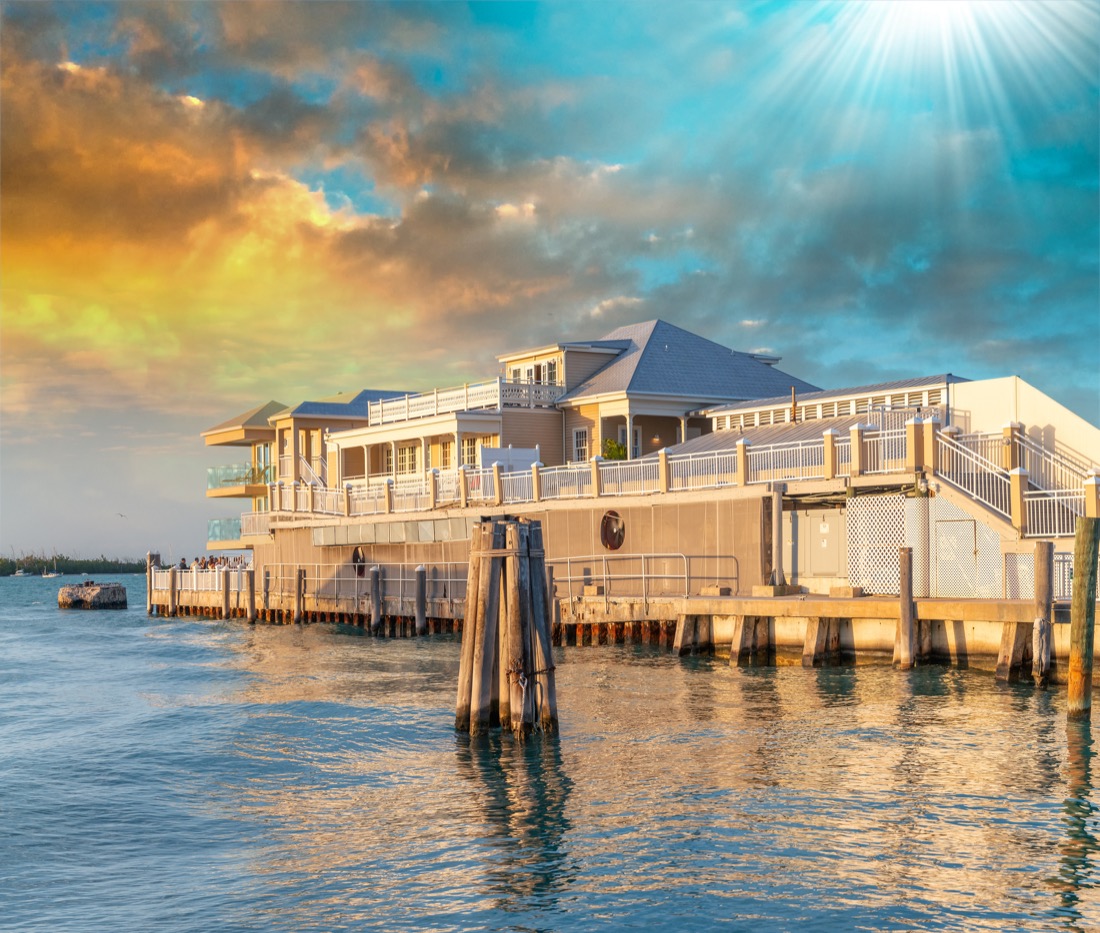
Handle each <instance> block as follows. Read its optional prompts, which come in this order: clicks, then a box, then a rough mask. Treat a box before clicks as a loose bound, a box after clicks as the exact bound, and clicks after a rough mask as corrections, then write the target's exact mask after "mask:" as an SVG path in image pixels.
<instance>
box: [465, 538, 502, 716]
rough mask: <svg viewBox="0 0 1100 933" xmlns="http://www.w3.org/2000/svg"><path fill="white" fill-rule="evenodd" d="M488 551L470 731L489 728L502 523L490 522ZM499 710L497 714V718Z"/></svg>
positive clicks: (494, 682)
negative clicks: (497, 552) (490, 542)
mask: <svg viewBox="0 0 1100 933" xmlns="http://www.w3.org/2000/svg"><path fill="white" fill-rule="evenodd" d="M490 534H491V541H492V544H491V546H490V548H489V551H490V553H488V554H482V557H481V583H480V586H479V588H483V589H484V590H485V598H484V601H482V600H481V598H480V597H479V599H478V603H479V612H478V617H477V620H476V621H477V629H476V632H475V633H474V665H473V684H472V695H471V703H470V734H471V735H481V734H483V733H485V732H487V731H488V730H489V726H490V725H491V720H492V716H493V709H492V707H493V694H494V693H498V690H499V679H498V678H499V675H498V673H497V671H496V669H495V667H494V665H495V663H496V661H497V629H498V626H499V621H500V576H501V570H502V564H503V558H502V557H501V556H499V555H497V554H496V553H494V552H496V551H500V550H501V549H502V548H503V546H504V526H503V525H501V524H499V523H493V524H492V525H491V530H490ZM499 715H500V714H499V711H498V712H497V716H498V719H499Z"/></svg>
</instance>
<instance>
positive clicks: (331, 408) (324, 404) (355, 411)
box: [272, 389, 407, 419]
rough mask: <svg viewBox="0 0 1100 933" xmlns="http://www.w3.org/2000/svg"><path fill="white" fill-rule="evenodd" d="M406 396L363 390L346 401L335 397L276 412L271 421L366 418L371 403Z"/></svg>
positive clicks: (383, 391) (394, 392) (392, 392)
mask: <svg viewBox="0 0 1100 933" xmlns="http://www.w3.org/2000/svg"><path fill="white" fill-rule="evenodd" d="M406 394H407V393H405V392H396V391H390V390H386V389H363V390H362V391H361V392H359V393H358V394H356V395H352V396H349V397H348V399H347V401H343V400H341V399H340V398H339V397H336V398H335V399H325V400H324V401H319V402H302V403H301V404H299V405H296V406H295V407H294V408H284V409H283V410H282V411H280V412H276V413H275V414H274V415H272V419H275V418H285V417H287V416H288V415H290V416H293V417H295V418H366V417H367V409H368V408H369V406H370V403H371V402H378V401H381V400H382V399H384V398H403V397H404V396H405V395H406Z"/></svg>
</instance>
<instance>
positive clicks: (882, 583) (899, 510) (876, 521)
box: [847, 495, 906, 594]
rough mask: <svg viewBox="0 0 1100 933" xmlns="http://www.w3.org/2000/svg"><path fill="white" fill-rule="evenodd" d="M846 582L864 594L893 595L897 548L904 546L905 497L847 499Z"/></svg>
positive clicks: (896, 573) (896, 589)
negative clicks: (862, 590) (858, 587)
mask: <svg viewBox="0 0 1100 933" xmlns="http://www.w3.org/2000/svg"><path fill="white" fill-rule="evenodd" d="M847 514H848V579H849V581H850V582H851V585H852V586H861V587H863V589H864V591H865V592H867V593H882V594H897V592H898V548H901V547H905V546H906V537H905V496H902V495H892V496H857V497H856V498H854V499H849V500H848V504H847Z"/></svg>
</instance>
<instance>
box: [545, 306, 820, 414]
mask: <svg viewBox="0 0 1100 933" xmlns="http://www.w3.org/2000/svg"><path fill="white" fill-rule="evenodd" d="M620 341H622V342H625V343H626V346H625V348H624V349H623V352H622V353H620V354H619V355H618V356H616V357H615V358H614V359H613V360H611V361H610V362H609V363H608V364H607V365H606V366H604V367H603V368H602V369H600V370H599V371H598V372H596V373H595V375H593V376H592V377H591V378H590V379H588V380H587V381H586V382H584V383H582V384H581V385H579V386H577V388H575V389H574V390H573V391H572V392H570V393H569V394H568V395H566V396H564V397H563V398H562V399H561V401H562V402H571V401H576V400H578V399H582V398H586V397H590V396H594V395H604V394H606V393H611V392H626V393H627V394H628V395H634V394H637V395H671V396H679V397H683V398H696V399H699V400H700V401H702V400H704V399H715V400H718V399H731V400H733V399H754V398H760V397H761V396H770V395H775V394H776V393H779V392H787V393H788V394H789V393H790V390H791V386H794V388H795V390H796V391H798V392H812V391H815V390H817V386H815V385H811V384H810V383H808V382H804V381H803V380H801V379H798V378H797V377H795V376H791V375H789V374H788V373H785V372H783V371H782V370H780V369H776V368H775V367H774V366H769V365H768V364H767V363H762V362H760V360H758V359H756V358H755V357H754V356H753V355H752V354H750V353H741V352H740V351H738V350H731V349H729V347H723V346H722V345H721V344H717V343H714V342H713V341H711V340H707V339H706V338H705V337H700V336H699V335H698V334H693V333H690V332H689V331H686V330H683V329H682V328H680V327H676V326H675V325H673V324H669V323H668V322H666V321H661V320H656V321H646V322H645V323H642V324H631V325H628V326H627V327H620V328H619V329H618V330H614V331H612V332H611V333H610V334H607V335H606V336H604V337H602V338H601V339H600V340H598V341H591V343H592V344H594V345H597V346H599V345H608V344H611V345H614V343H616V342H620Z"/></svg>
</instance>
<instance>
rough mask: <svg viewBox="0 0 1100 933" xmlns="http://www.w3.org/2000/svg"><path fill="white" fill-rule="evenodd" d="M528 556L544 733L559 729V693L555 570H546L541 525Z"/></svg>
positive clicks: (532, 537) (536, 524)
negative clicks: (554, 639)
mask: <svg viewBox="0 0 1100 933" xmlns="http://www.w3.org/2000/svg"><path fill="white" fill-rule="evenodd" d="M528 554H529V555H530V558H531V568H530V584H531V622H532V630H533V631H532V634H533V642H532V644H533V651H532V659H533V662H534V665H535V671H534V675H535V687H536V690H537V694H536V696H535V703H536V706H537V707H538V709H537V714H538V719H539V726H540V728H541V729H542V731H543V732H556V731H557V728H558V691H557V685H556V683H555V678H554V655H553V650H552V647H551V645H552V638H551V632H552V629H551V626H552V624H553V621H554V616H553V610H552V608H551V607H552V606H556V605H557V600H555V599H554V583H553V580H554V578H553V569H552V568H549V567H547V566H546V550H545V548H544V546H543V543H542V523H541V522H532V523H531V526H530V533H529V547H528Z"/></svg>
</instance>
